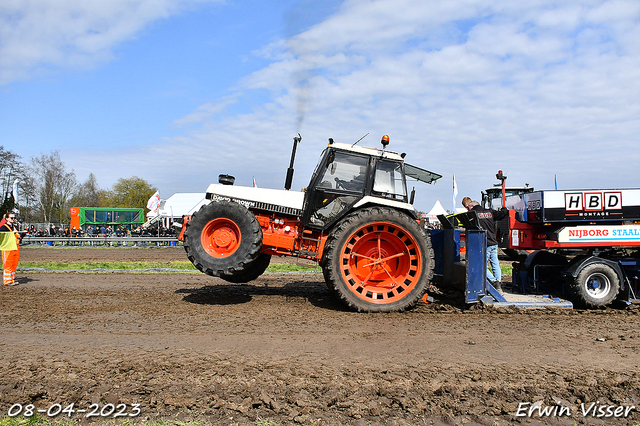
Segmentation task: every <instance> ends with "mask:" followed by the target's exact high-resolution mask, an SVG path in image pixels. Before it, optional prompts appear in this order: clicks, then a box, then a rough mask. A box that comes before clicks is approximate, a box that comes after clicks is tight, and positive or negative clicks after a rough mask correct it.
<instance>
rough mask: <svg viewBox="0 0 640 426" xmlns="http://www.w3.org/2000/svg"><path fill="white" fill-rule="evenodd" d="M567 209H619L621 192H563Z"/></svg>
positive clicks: (620, 207) (620, 206)
mask: <svg viewBox="0 0 640 426" xmlns="http://www.w3.org/2000/svg"><path fill="white" fill-rule="evenodd" d="M564 208H565V209H566V210H567V211H602V210H621V209H622V193H621V192H567V193H565V194H564Z"/></svg>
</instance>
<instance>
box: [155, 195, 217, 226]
mask: <svg viewBox="0 0 640 426" xmlns="http://www.w3.org/2000/svg"><path fill="white" fill-rule="evenodd" d="M208 203H209V200H207V199H206V198H205V194H204V193H200V192H198V193H192V192H182V193H175V194H173V195H172V196H171V197H169V198H167V199H166V200H160V204H159V206H158V211H157V213H155V212H153V211H150V212H149V213H147V219H148V220H147V222H146V223H145V224H144V225H143V226H149V225H153V224H155V223H158V221H162V223H163V225H164V226H167V227H169V226H171V224H172V223H173V221H174V220H176V219H181V218H182V216H185V215H186V216H190V215H192V214H193V212H196V211H198V209H199V208H200V207H201V206H202V205H204V204H208Z"/></svg>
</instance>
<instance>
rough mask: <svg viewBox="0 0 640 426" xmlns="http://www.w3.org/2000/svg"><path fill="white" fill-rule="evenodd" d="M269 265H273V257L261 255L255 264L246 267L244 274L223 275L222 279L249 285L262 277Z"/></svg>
mask: <svg viewBox="0 0 640 426" xmlns="http://www.w3.org/2000/svg"><path fill="white" fill-rule="evenodd" d="M269 263H271V255H270V254H265V253H261V254H260V255H259V256H258V257H257V258H255V260H254V261H253V262H251V263H249V264H248V265H246V266H245V268H244V272H243V273H241V274H236V275H222V276H220V278H222V279H223V280H225V281H228V282H230V283H234V284H244V283H248V282H249V281H253V280H255V279H256V278H258V277H259V276H260V275H262V274H264V271H266V270H267V268H268V267H269Z"/></svg>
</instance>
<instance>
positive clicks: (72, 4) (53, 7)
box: [0, 0, 221, 85]
mask: <svg viewBox="0 0 640 426" xmlns="http://www.w3.org/2000/svg"><path fill="white" fill-rule="evenodd" d="M204 1H221V0H109V1H103V0H3V1H2V2H0V85H3V84H7V83H10V82H12V81H16V80H24V79H27V78H29V77H30V76H31V75H33V73H38V72H43V70H45V69H47V68H50V67H92V66H95V65H96V64H99V63H101V62H103V61H106V60H109V59H111V58H112V56H113V53H112V49H113V48H114V47H115V46H116V45H118V44H119V43H121V42H123V41H125V40H129V39H131V38H132V37H133V36H135V35H136V34H137V33H138V32H139V31H140V30H141V29H143V28H144V27H145V26H146V25H148V24H149V23H151V22H153V21H155V20H158V19H162V18H167V17H169V16H170V15H172V14H175V13H177V12H179V11H181V10H184V9H185V8H187V7H189V6H190V5H192V4H194V3H200V2H204Z"/></svg>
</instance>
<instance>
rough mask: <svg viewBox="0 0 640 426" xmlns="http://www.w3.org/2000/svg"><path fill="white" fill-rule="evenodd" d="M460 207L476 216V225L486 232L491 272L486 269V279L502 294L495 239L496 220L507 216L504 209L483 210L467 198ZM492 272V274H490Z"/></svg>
mask: <svg viewBox="0 0 640 426" xmlns="http://www.w3.org/2000/svg"><path fill="white" fill-rule="evenodd" d="M462 205H463V206H464V207H465V208H466V209H467V210H469V211H474V212H476V213H477V214H478V222H479V223H478V224H479V225H480V227H481V228H482V229H484V230H485V231H487V263H489V264H490V265H491V270H489V268H487V279H488V280H489V282H490V283H491V285H493V287H495V289H496V290H498V291H499V292H500V293H502V281H501V280H502V271H500V263H499V262H498V240H497V239H496V237H497V235H496V220H500V219H503V218H505V217H507V216H508V215H509V210H507V208H506V207H503V208H501V209H500V210H492V209H485V208H483V207H482V206H481V205H480V203H478V202H477V201H474V200H472V199H471V198H469V197H464V198H463V199H462ZM492 271H493V273H492Z"/></svg>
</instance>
